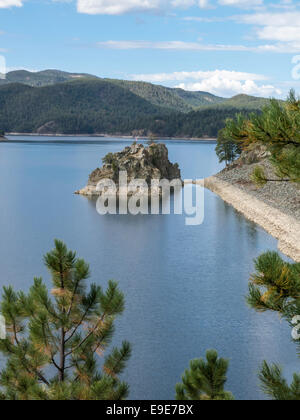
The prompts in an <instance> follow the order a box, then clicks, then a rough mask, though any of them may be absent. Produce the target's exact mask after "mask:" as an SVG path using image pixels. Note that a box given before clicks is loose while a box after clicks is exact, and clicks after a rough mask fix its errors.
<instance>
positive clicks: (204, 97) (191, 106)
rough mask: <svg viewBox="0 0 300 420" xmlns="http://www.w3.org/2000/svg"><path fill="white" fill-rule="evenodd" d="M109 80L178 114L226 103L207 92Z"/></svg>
mask: <svg viewBox="0 0 300 420" xmlns="http://www.w3.org/2000/svg"><path fill="white" fill-rule="evenodd" d="M108 80H109V81H110V82H112V83H115V84H117V85H119V86H122V87H123V88H125V89H128V90H130V91H131V92H133V93H135V94H136V95H138V96H140V97H142V98H144V99H146V100H147V101H149V102H151V103H152V104H153V105H159V106H162V107H165V108H168V109H172V110H173V111H178V112H190V111H193V110H195V109H196V108H199V107H202V106H207V105H213V104H219V103H222V102H224V101H226V100H225V99H224V98H219V97H217V96H214V95H211V94H210V93H206V92H187V91H185V90H183V89H172V88H168V87H165V86H159V85H153V84H151V83H146V82H133V81H128V80H115V79H108Z"/></svg>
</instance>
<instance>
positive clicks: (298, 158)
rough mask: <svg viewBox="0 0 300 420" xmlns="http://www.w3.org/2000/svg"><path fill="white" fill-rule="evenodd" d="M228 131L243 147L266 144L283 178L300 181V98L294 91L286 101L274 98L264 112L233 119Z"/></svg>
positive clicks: (280, 176) (280, 178)
mask: <svg viewBox="0 0 300 420" xmlns="http://www.w3.org/2000/svg"><path fill="white" fill-rule="evenodd" d="M225 133H226V136H228V137H230V138H232V139H233V140H234V141H237V142H239V143H240V144H242V145H243V147H246V146H248V145H250V144H255V143H257V144H260V145H263V146H265V147H266V149H267V150H268V151H269V152H270V154H271V162H272V163H273V165H274V168H275V172H276V175H277V176H278V178H279V180H283V179H288V180H290V181H292V182H300V100H299V99H297V98H296V96H295V93H294V92H293V91H291V93H290V96H289V97H288V100H287V102H286V103H282V102H280V101H277V100H275V99H273V100H271V101H270V103H269V105H268V106H266V107H264V108H263V110H262V113H259V114H251V115H250V118H245V117H244V116H242V115H238V116H237V118H236V119H235V120H229V121H228V122H227V125H226V129H225ZM257 175H259V174H257ZM260 175H261V174H260ZM258 178H259V177H258ZM260 178H261V177H260ZM261 179H262V178H261Z"/></svg>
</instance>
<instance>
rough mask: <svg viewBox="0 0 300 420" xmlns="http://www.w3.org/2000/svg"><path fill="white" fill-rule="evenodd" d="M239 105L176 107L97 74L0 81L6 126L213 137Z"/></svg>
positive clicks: (1, 122) (0, 116)
mask: <svg viewBox="0 0 300 420" xmlns="http://www.w3.org/2000/svg"><path fill="white" fill-rule="evenodd" d="M237 111H238V109H236V108H234V107H228V108H227V107H221V108H207V109H203V110H199V111H192V112H189V113H182V112H181V113H180V112H175V111H173V110H172V109H169V108H166V107H160V106H155V105H153V104H151V103H150V102H149V101H146V100H145V99H143V98H141V97H140V96H138V95H135V94H134V93H132V92H130V91H129V90H128V89H125V88H123V87H121V86H119V85H118V84H115V83H111V82H109V81H104V80H101V79H98V80H97V79H94V80H86V79H84V80H77V81H74V82H67V83H61V84H56V85H53V86H47V87H42V88H34V87H29V86H26V85H23V84H7V85H4V86H1V87H0V127H1V129H3V130H4V131H5V132H22V133H33V132H35V133H41V134H49V133H60V134H104V133H108V134H123V135H138V136H145V135H150V134H153V135H157V136H164V137H203V136H210V137H215V136H216V135H217V133H218V131H219V129H221V128H222V127H224V124H225V120H226V118H228V117H234V116H235V114H236V113H237ZM243 112H244V113H246V114H247V113H248V110H247V109H245V110H244V111H243Z"/></svg>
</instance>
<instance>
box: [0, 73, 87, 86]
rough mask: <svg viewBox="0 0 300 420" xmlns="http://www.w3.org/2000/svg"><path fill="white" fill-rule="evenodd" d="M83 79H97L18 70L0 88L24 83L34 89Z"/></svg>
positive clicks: (76, 75)
mask: <svg viewBox="0 0 300 420" xmlns="http://www.w3.org/2000/svg"><path fill="white" fill-rule="evenodd" d="M83 78H95V76H92V75H89V74H82V73H67V72H64V71H60V70H44V71H40V72H30V71H27V70H16V71H11V72H9V73H7V74H6V78H5V79H0V86H1V85H7V84H9V83H22V84H24V85H28V86H33V87H43V86H49V85H54V84H56V83H63V82H67V81H71V80H76V79H83Z"/></svg>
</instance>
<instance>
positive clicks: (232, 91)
mask: <svg viewBox="0 0 300 420" xmlns="http://www.w3.org/2000/svg"><path fill="white" fill-rule="evenodd" d="M131 78H132V79H133V80H143V81H146V82H152V83H170V82H174V85H175V86H176V87H179V88H181V89H185V90H190V91H204V92H210V93H213V94H215V95H221V96H225V97H231V96H234V95H237V94H241V93H243V94H247V95H255V96H264V97H265V96H267V97H268V96H272V95H276V96H280V95H281V94H282V92H281V90H280V89H277V88H276V87H274V86H272V85H270V84H259V83H257V82H262V81H266V80H267V77H266V76H264V75H260V74H254V73H244V72H237V71H228V70H214V71H196V72H174V73H158V74H135V75H132V76H131ZM178 82H181V83H178Z"/></svg>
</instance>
